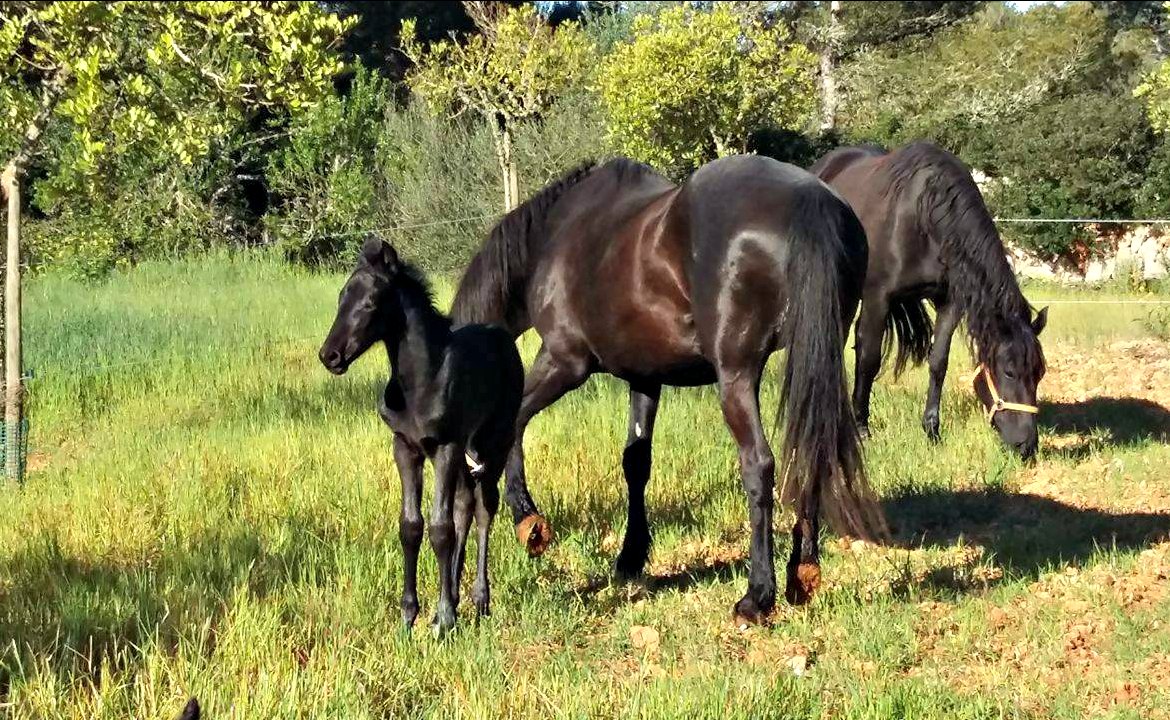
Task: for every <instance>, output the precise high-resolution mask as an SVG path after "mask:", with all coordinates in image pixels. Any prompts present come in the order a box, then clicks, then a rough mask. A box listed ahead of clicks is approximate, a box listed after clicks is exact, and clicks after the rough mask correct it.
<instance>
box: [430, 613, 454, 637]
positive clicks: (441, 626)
mask: <svg viewBox="0 0 1170 720" xmlns="http://www.w3.org/2000/svg"><path fill="white" fill-rule="evenodd" d="M454 629H455V613H439V614H437V615H435V618H434V619H433V620H431V634H432V635H434V636H435V638H436V639H439V640H441V639H443V638H444V637H446V636H447V634H448V633H450V632H451V631H452V630H454Z"/></svg>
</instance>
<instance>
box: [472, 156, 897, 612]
mask: <svg viewBox="0 0 1170 720" xmlns="http://www.w3.org/2000/svg"><path fill="white" fill-rule="evenodd" d="M865 261H866V245H865V235H864V232H863V231H862V228H861V225H860V224H859V223H858V221H857V219H856V217H855V216H854V215H853V212H852V211H851V210H850V209H849V206H848V205H846V204H845V203H844V202H843V201H842V200H841V199H840V198H839V197H838V196H837V195H836V194H835V193H834V192H833V191H832V190H830V189H829V188H828V187H826V186H825V185H824V183H822V182H820V181H819V180H817V179H816V178H815V177H813V176H812V175H810V174H809V173H807V172H805V171H803V170H801V169H799V168H796V167H794V166H791V165H786V164H783V163H779V162H776V161H774V160H769V159H766V158H761V157H747V156H740V157H730V158H725V159H722V160H718V161H715V162H713V163H710V164H708V165H706V166H704V167H702V168H700V169H699V170H698V171H697V172H695V173H694V175H692V176H691V178H690V179H689V180H687V181H686V182H685V183H684V184H682V185H681V186H676V185H674V184H672V183H671V182H669V181H668V180H666V179H665V178H664V177H662V176H661V175H659V174H657V173H656V172H654V171H653V170H651V169H650V168H648V167H646V166H644V165H640V164H638V163H635V162H633V161H630V160H625V159H618V160H613V161H610V162H607V163H605V164H603V165H585V166H582V167H580V168H578V169H576V170H573V171H572V172H569V173H568V174H566V175H565V176H563V177H562V178H560V179H559V180H557V181H555V182H553V183H552V184H550V185H548V186H547V187H545V188H544V189H542V190H541V191H540V192H538V193H537V194H536V195H534V196H533V197H532V198H531V199H529V200H528V201H527V202H526V203H524V204H523V205H521V206H520V207H518V208H516V209H515V210H513V211H512V212H510V213H508V214H507V215H506V216H505V217H504V218H503V219H502V220H501V221H500V223H499V224H498V225H496V227H495V228H494V229H493V230H492V232H491V235H490V236H489V238H488V240H487V241H486V242H485V243H484V245H483V247H482V248H481V249H480V251H479V253H478V254H477V255H476V256H475V258H474V259H473V260H472V261H471V264H470V266H469V267H468V269H467V272H466V274H465V275H464V277H463V280H462V282H461V283H460V285H459V290H458V293H457V294H456V297H455V302H454V306H453V309H452V316H453V318H454V319H455V320H456V321H458V322H491V323H497V324H499V325H502V326H503V327H505V328H507V329H508V331H509V332H511V333H512V334H513V335H519V334H520V333H522V332H524V331H525V330H526V329H528V328H529V327H534V328H535V329H536V331H537V333H539V334H540V336H541V339H542V341H543V344H542V346H541V348H540V351H539V353H538V354H537V357H536V360H535V362H534V364H533V366H532V368H531V370H530V372H529V374H528V377H527V379H526V382H525V386H524V400H523V402H522V404H521V406H520V415H519V418H518V419H517V426H516V427H517V433H516V443H515V446H514V447H513V449H512V453H511V456H510V457H509V461H508V467H507V491H506V500H507V502H508V504H509V505H510V506H511V508H512V511H513V519H514V521H515V522H516V524H517V533H518V534H519V535H520V537H521V541H522V542H527V544H528V546H529V550H530V552H532V553H533V554H539V553H540V552H542V551H543V547H544V544H545V543H546V542H547V541H548V538H549V533H548V527H547V524H546V523H545V522H544V520H543V519H542V518H540V516H539V513H538V510H537V507H536V504H535V503H534V502H533V501H532V497H531V495H530V494H529V492H528V488H527V484H526V481H525V476H524V453H523V435H524V429H525V427H526V426H527V425H528V422H529V421H530V420H532V418H533V416H534V415H536V414H537V413H538V412H540V411H541V410H543V409H544V408H546V407H548V406H549V405H550V404H552V403H553V402H555V401H556V400H557V399H558V398H560V397H561V396H563V395H564V394H565V393H567V392H568V391H570V390H572V389H574V388H576V387H578V386H580V385H581V384H582V383H583V382H584V381H585V379H586V378H587V377H588V376H589V375H590V374H591V373H595V372H607V373H610V374H612V375H615V376H617V377H619V378H622V379H623V380H625V381H627V382H628V383H629V386H630V418H629V432H628V438H627V444H626V449H625V452H624V454H623V456H622V467H623V469H624V471H625V476H626V483H627V486H628V491H629V513H628V524H627V528H626V536H625V540H624V542H623V545H622V550H621V553H620V555H619V556H618V559H617V570H618V571H619V572H620V573H622V574H625V575H632V574H637V573H639V572H641V570H642V568H643V566H644V565H645V562H646V559H647V556H648V553H649V547H650V530H649V527H648V525H647V522H646V506H645V488H646V483H647V480H648V479H649V474H650V446H651V438H652V436H653V432H654V417H655V413H656V411H657V409H658V397H659V391H660V389H661V387H662V386H663V385H664V384H667V385H681V386H693V385H704V384H710V383H718V385H719V394H720V401H721V403H722V407H723V416H724V419H725V420H726V422H727V426H728V428H729V429H730V430H731V434H732V436H733V438H734V439H735V442H736V444H737V445H738V446H739V465H740V471H741V473H742V478H743V487H744V490H745V492H746V493H747V497H748V509H749V515H750V520H751V548H750V558H751V568H750V575H749V580H748V590H747V594H746V595H745V596H744V597H743V599H742V600H740V601H739V602H738V603H737V604H736V606H735V611H736V613H737V615H738V616H740V617H741V618H743V619H745V620H749V621H759V620H761V619H762V618H764V616H766V615H767V614H768V612H769V611H770V610H772V608H773V606H774V604H775V599H776V578H775V570H774V566H773V561H772V552H773V543H772V507H773V493H772V491H773V485H774V475H775V469H774V467H775V463H774V461H773V455H772V451H771V449H770V448H769V447H768V442H767V439H766V437H765V435H766V433H765V429H764V425H763V423H762V422H761V420H760V408H759V388H760V378H761V374H762V373H763V371H764V365H765V363H766V361H767V359H768V357H769V355H771V354H772V352H773V351H775V350H776V349H778V348H781V347H787V348H788V361H787V363H786V365H785V369H784V371H783V379H782V388H781V393H782V396H781V404H782V406H783V407H782V411H783V412H784V413H785V414H786V415H787V418H788V422H787V429H786V431H785V435H784V441H783V450H782V454H781V460H782V462H781V465H782V467H783V470H784V475H785V477H786V478H787V482H786V484H785V488H784V493H783V497H784V499H785V501H795V503H796V509H797V522H796V524H795V526H794V528H793V531H792V535H793V546H792V555H791V559H790V561H789V564H788V578H787V579H788V585H787V593H786V596H787V597H788V599H789V600H790V601H792V602H803V601H804V600H806V599H807V598H808V596H809V594H810V593H811V592H812V591H813V590H814V589H815V587H816V585H817V583H818V581H819V577H820V575H819V573H820V571H819V565H818V545H817V543H818V527H819V526H818V516H819V513H820V508H821V505H822V502H823V504H824V506H825V509H826V511H827V515H828V517H829V519H830V520H831V521H834V523H835V524H836V525H838V526H839V527H840V528H841V529H843V530H845V531H847V532H851V533H854V534H857V535H860V536H873V535H874V534H875V533H877V532H878V531H879V530H880V529H881V528H882V527H883V525H882V521H881V514H880V511H879V510H878V509H877V506H876V504H875V503H873V501H872V500H871V499H870V497H869V495H868V492H867V490H866V488H865V480H864V474H863V472H862V463H861V457H860V454H859V443H858V439H857V434H856V428H855V425H854V421H853V416H852V413H851V412H850V409H849V403H848V391H847V389H846V384H845V372H844V367H843V365H844V362H843V358H842V351H843V345H844V339H845V334H846V330H847V327H848V323H849V322H850V320H851V319H852V317H853V313H854V311H855V310H856V308H857V303H858V300H859V297H860V292H861V278H862V276H863V275H864V272H865Z"/></svg>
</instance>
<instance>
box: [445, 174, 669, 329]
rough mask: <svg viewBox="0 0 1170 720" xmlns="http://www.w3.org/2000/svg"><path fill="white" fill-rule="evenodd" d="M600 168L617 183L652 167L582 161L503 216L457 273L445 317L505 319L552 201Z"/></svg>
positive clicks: (520, 289) (524, 277)
mask: <svg viewBox="0 0 1170 720" xmlns="http://www.w3.org/2000/svg"><path fill="white" fill-rule="evenodd" d="M601 171H608V172H613V173H614V174H615V176H616V179H617V181H618V182H623V181H625V180H627V179H632V178H635V177H640V176H641V175H643V174H645V173H647V172H653V170H652V169H651V168H650V167H648V166H646V165H643V164H641V163H638V162H635V161H633V160H628V159H626V158H616V159H614V160H610V161H609V162H606V163H605V164H604V165H598V164H597V163H596V162H594V161H587V162H584V163H582V164H580V165H578V166H577V167H575V168H573V169H572V170H569V171H568V172H566V173H565V174H564V175H562V176H561V177H559V178H557V179H556V180H554V181H552V182H551V183H549V184H548V185H546V186H544V187H543V188H541V189H540V190H539V191H538V192H537V193H536V194H535V195H533V196H532V197H530V198H528V200H526V201H524V202H523V203H521V204H520V205H519V206H517V207H516V208H514V209H512V210H511V211H510V212H508V213H507V214H506V215H504V217H503V218H501V219H500V221H499V222H498V223H496V225H495V227H493V228H492V230H491V233H490V234H489V235H488V239H487V240H486V241H485V242H484V244H483V247H481V248H480V250H479V252H477V253H476V254H475V257H473V258H472V259H471V263H470V264H469V265H468V266H467V270H466V271H465V272H464V273H463V279H462V280H461V281H460V283H459V289H458V291H457V292H456V293H455V300H454V302H453V303H452V305H451V317H452V318H453V319H454V320H455V321H456V322H458V323H461V324H462V323H497V324H504V325H508V324H509V322H508V321H509V314H510V313H512V312H514V310H515V308H514V303H515V302H516V301H518V300H520V301H522V298H523V295H524V288H525V286H526V280H527V275H528V272H529V271H530V270H531V268H530V263H531V262H532V260H533V256H534V254H535V251H537V250H538V249H539V246H540V245H541V244H543V243H544V241H545V239H546V234H547V232H546V230H547V227H546V223H547V220H548V216H549V213H550V212H551V210H552V207H553V205H555V204H556V202H557V201H558V200H559V199H560V198H561V196H562V195H564V194H565V192H566V191H568V190H569V189H570V188H572V187H573V186H574V185H576V184H577V183H579V182H581V181H582V180H584V179H585V178H586V177H589V176H590V175H592V174H593V173H594V172H601Z"/></svg>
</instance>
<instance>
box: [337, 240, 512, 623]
mask: <svg viewBox="0 0 1170 720" xmlns="http://www.w3.org/2000/svg"><path fill="white" fill-rule="evenodd" d="M379 341H380V342H382V343H384V344H385V345H386V351H387V353H388V354H389V356H390V366H391V370H392V373H393V374H392V375H391V377H390V382H389V384H387V385H386V391H385V392H384V393H383V396H382V402H381V403H380V405H379V414H381V416H382V419H383V420H384V421H385V422H386V424H387V425H389V426H390V429H391V430H393V431H394V460H395V462H396V463H397V465H398V474H399V475H400V476H401V479H402V517H401V519H400V521H399V526H398V527H399V537H400V539H401V541H402V547H403V550H404V552H405V561H404V563H403V564H404V574H405V579H404V582H403V588H402V619H403V622H405V624H406V626H407V627H408V628H409V627H411V626H412V625H414V620H415V618H416V617H418V610H419V607H418V592H417V590H416V587H415V583H416V578H417V575H418V551H419V546H420V545H421V544H422V535H423V520H422V515H421V510H420V502H421V499H422V481H423V458H424V457H425V456H429V457H430V458H431V461H432V462H433V463H434V466H435V498H434V502H433V503H432V504H431V545H432V547H433V548H434V550H435V556H436V557H437V558H438V561H439V606H438V609H437V611H436V613H435V620H434V629H435V631H436V633H442V632H445V631H446V630H449V629H451V628H452V627H454V625H455V613H456V608H457V607H458V606H459V582H460V577H461V576H462V574H463V557H464V549H465V547H466V545H467V533H468V531H469V530H470V527H471V518H472V515H473V514H474V516H475V520H476V526H477V528H478V531H479V535H478V546H479V555H478V562H477V568H476V575H475V585H474V586H473V587H472V600H473V602H474V603H475V607H476V610H477V611H478V612H479V613H480V614H481V615H486V614H487V613H488V611H489V588H488V575H487V553H488V533H489V531H490V529H491V523H492V518H493V517H494V516H495V514H496V509H497V508H498V507H499V501H500V496H499V488H498V486H497V483H498V481H499V479H500V473H502V472H503V470H504V463H505V461H506V460H507V457H508V452H509V450H510V449H511V447H512V433H513V431H514V429H515V423H516V413H517V411H518V410H519V408H520V397H521V392H522V390H523V387H524V366H523V364H522V363H521V362H520V355H519V353H517V352H516V345H515V342H514V341H513V338H512V336H511V335H509V334H508V333H506V332H504V331H503V330H501V329H499V328H492V327H486V326H484V325H466V326H463V327H459V328H454V329H453V328H452V326H451V322H450V321H449V320H448V319H447V318H445V317H443V316H442V315H441V314H440V313H439V311H438V310H436V309H435V307H434V302H433V301H432V298H431V292H430V288H429V286H428V285H427V282H426V280H425V279H424V278H423V276H422V274H421V273H419V272H418V271H417V270H415V269H414V268H413V267H412V266H410V265H408V264H406V263H404V262H402V261H400V260H399V259H398V254H397V253H396V252H395V251H394V248H393V247H391V246H390V245H388V244H386V243H384V242H382V241H381V240H378V239H376V238H370V239H368V240H366V242H365V244H364V245H362V250H361V256H360V259H359V260H358V265H357V268H356V269H355V270H354V271H353V275H351V276H350V278H349V280H348V281H347V282H346V283H345V287H343V288H342V290H341V297H340V298H339V300H338V307H337V317H336V318H335V319H334V321H333V327H332V328H331V329H330V331H329V336H328V337H327V338H326V340H325V343H324V344H323V345H322V346H321V353H320V357H321V362H322V364H324V365H325V367H326V368H327V369H328V370H329V371H330V372H332V373H334V374H336V375H341V374H343V373H344V372H345V371H346V370H347V369H349V366H350V364H352V363H353V361H354V360H357V359H358V357H360V356H361V355H362V354H363V353H364V352H365V351H366V350H368V349H369V348H370V346H372V345H373V344H374V343H376V342H379Z"/></svg>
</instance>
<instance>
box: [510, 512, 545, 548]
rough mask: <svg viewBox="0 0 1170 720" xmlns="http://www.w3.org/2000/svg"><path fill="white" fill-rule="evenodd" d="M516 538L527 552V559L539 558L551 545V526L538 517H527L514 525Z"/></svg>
mask: <svg viewBox="0 0 1170 720" xmlns="http://www.w3.org/2000/svg"><path fill="white" fill-rule="evenodd" d="M516 537H517V538H518V539H519V540H520V544H521V545H523V546H524V547H525V548H527V550H528V557H540V556H541V555H543V554H544V551H545V550H548V546H549V545H551V544H552V539H553V534H552V525H549V524H548V521H547V520H545V519H544V518H542V517H541V516H539V515H529V516H528V517H526V518H524V519H523V520H521V521H520V522H519V523H517V524H516Z"/></svg>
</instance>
